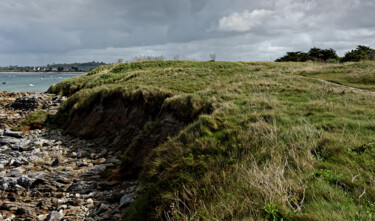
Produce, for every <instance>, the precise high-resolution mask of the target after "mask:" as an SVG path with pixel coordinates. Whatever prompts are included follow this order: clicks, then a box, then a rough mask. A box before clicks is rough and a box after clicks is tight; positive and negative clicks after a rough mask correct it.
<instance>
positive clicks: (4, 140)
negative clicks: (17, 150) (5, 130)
mask: <svg viewBox="0 0 375 221" xmlns="http://www.w3.org/2000/svg"><path fill="white" fill-rule="evenodd" d="M17 142H18V139H15V138H10V137H0V144H1V145H4V144H15V143H17Z"/></svg>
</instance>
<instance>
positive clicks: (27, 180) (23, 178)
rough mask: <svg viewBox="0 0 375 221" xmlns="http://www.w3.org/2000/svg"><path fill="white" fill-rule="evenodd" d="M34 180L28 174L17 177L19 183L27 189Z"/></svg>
mask: <svg viewBox="0 0 375 221" xmlns="http://www.w3.org/2000/svg"><path fill="white" fill-rule="evenodd" d="M33 182H34V180H32V179H30V178H29V177H27V176H21V177H20V178H18V179H17V184H18V185H20V186H22V187H24V188H26V189H29V188H30V186H31V184H32V183H33Z"/></svg>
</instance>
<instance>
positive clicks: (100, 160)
mask: <svg viewBox="0 0 375 221" xmlns="http://www.w3.org/2000/svg"><path fill="white" fill-rule="evenodd" d="M104 162H105V158H103V157H102V158H99V159H97V160H94V161H93V163H94V164H101V163H104Z"/></svg>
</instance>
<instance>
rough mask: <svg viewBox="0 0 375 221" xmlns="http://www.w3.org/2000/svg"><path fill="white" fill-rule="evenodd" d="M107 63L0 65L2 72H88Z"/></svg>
mask: <svg viewBox="0 0 375 221" xmlns="http://www.w3.org/2000/svg"><path fill="white" fill-rule="evenodd" d="M105 64H106V63H104V62H96V61H92V62H86V63H71V64H48V65H46V66H17V65H16V66H5V67H1V66H0V72H88V71H91V70H93V69H95V68H97V67H99V66H100V65H105Z"/></svg>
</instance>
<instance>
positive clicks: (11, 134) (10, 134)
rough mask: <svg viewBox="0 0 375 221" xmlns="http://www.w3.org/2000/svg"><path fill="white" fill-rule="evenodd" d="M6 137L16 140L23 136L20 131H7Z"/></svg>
mask: <svg viewBox="0 0 375 221" xmlns="http://www.w3.org/2000/svg"><path fill="white" fill-rule="evenodd" d="M4 135H5V136H8V137H16V138H22V136H23V134H22V132H19V131H11V130H5V131H4Z"/></svg>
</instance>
